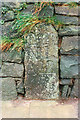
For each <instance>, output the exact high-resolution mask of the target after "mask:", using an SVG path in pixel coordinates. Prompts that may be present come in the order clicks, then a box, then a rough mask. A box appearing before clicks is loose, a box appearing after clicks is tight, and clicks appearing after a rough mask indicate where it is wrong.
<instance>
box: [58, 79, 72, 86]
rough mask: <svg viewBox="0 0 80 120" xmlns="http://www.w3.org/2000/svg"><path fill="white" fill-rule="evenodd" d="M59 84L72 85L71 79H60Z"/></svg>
mask: <svg viewBox="0 0 80 120" xmlns="http://www.w3.org/2000/svg"><path fill="white" fill-rule="evenodd" d="M60 84H61V85H72V80H71V79H61V81H60Z"/></svg>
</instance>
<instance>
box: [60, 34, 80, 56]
mask: <svg viewBox="0 0 80 120" xmlns="http://www.w3.org/2000/svg"><path fill="white" fill-rule="evenodd" d="M79 44H80V37H79V36H73V37H63V38H62V43H61V48H60V52H61V54H72V55H73V54H78V55H80V48H79Z"/></svg>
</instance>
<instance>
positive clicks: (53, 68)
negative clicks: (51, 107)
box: [25, 24, 59, 99]
mask: <svg viewBox="0 0 80 120" xmlns="http://www.w3.org/2000/svg"><path fill="white" fill-rule="evenodd" d="M26 40H27V44H26V46H25V87H26V97H27V98H30V99H54V98H57V97H58V93H59V89H58V85H59V82H58V35H57V32H56V31H55V29H54V28H53V26H51V25H46V24H38V25H36V26H35V27H34V28H33V30H32V31H31V33H29V34H28V36H27V38H26Z"/></svg>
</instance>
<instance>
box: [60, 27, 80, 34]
mask: <svg viewBox="0 0 80 120" xmlns="http://www.w3.org/2000/svg"><path fill="white" fill-rule="evenodd" d="M59 35H60V36H65V35H67V36H70V35H73V36H74V35H80V26H74V25H69V26H64V27H63V28H60V29H59Z"/></svg>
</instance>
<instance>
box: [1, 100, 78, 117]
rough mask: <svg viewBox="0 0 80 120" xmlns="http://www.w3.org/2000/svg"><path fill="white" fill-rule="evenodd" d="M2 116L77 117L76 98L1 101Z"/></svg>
mask: <svg viewBox="0 0 80 120" xmlns="http://www.w3.org/2000/svg"><path fill="white" fill-rule="evenodd" d="M2 118H78V100H77V99H69V100H57V101H55V100H26V99H22V98H19V99H17V100H14V101H2Z"/></svg>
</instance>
